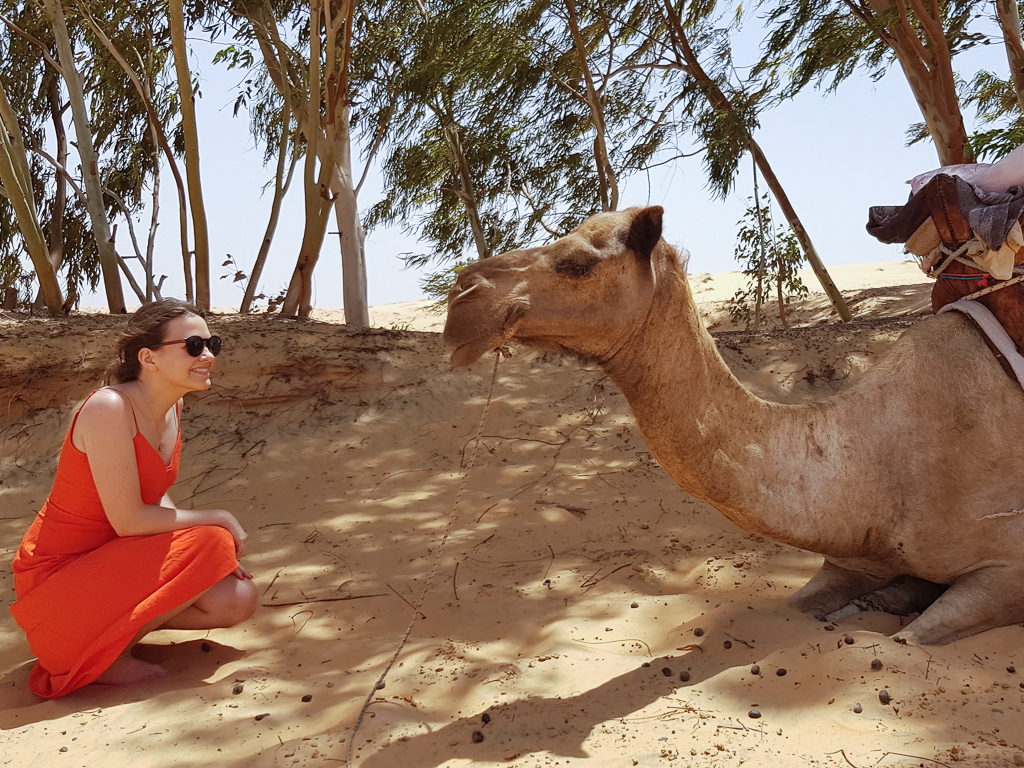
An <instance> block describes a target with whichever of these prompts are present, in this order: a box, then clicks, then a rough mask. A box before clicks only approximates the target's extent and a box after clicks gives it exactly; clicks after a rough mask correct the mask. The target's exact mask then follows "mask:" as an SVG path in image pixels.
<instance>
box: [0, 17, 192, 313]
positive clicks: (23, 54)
mask: <svg viewBox="0 0 1024 768" xmlns="http://www.w3.org/2000/svg"><path fill="white" fill-rule="evenodd" d="M162 5H163V4H162V3H159V2H156V1H155V0H154V1H153V2H143V3H133V4H123V3H117V2H115V1H114V0H109V1H108V2H93V3H91V4H90V5H89V8H88V9H86V8H84V7H83V6H82V5H80V4H79V3H78V2H74V3H63V4H54V3H50V5H49V7H48V9H49V11H50V13H49V14H47V13H44V12H43V8H42V7H41V6H39V5H36V4H32V3H24V2H20V0H2V2H0V21H2V23H3V29H4V30H5V33H6V34H7V36H8V39H9V41H10V45H11V46H12V55H11V56H9V57H3V56H0V74H2V73H5V72H6V73H10V74H12V75H16V82H17V83H18V86H19V95H18V99H17V103H16V104H15V110H16V111H17V113H18V116H19V118H20V120H21V121H22V123H23V124H24V125H29V126H32V130H31V131H29V133H28V134H27V135H28V137H29V140H30V147H29V149H30V151H31V152H32V153H33V155H34V156H35V157H37V158H41V159H42V160H44V161H45V164H44V165H40V164H35V165H34V166H33V167H38V168H40V169H41V170H40V172H39V173H38V174H36V177H35V178H36V185H37V189H38V193H39V194H40V195H41V197H42V199H43V200H44V201H46V202H45V205H44V215H46V216H48V217H49V220H50V221H49V231H50V251H51V262H52V263H53V264H54V266H55V268H58V269H61V270H62V272H63V274H64V275H65V277H66V280H67V283H68V293H69V295H71V296H75V295H77V294H78V293H80V292H81V288H82V283H83V282H84V283H86V284H88V285H89V286H90V287H93V288H95V286H96V284H97V281H98V279H99V276H100V266H101V263H102V259H100V253H101V252H103V253H106V254H107V255H108V256H110V255H112V257H113V259H114V264H115V269H116V268H120V269H121V270H122V272H123V273H124V275H125V277H126V278H127V280H128V282H129V284H130V285H131V287H132V289H133V290H134V291H135V293H136V295H137V297H138V298H139V300H140V301H145V300H147V299H148V298H150V297H152V296H154V295H156V296H159V288H158V286H157V285H156V284H155V283H154V281H153V280H152V272H153V263H152V262H153V236H154V233H155V227H156V211H157V206H156V205H155V204H154V205H153V218H152V220H151V224H150V232H149V238H148V243H147V245H146V248H145V251H146V253H145V255H144V254H143V252H142V247H141V246H140V245H139V242H138V238H137V237H136V234H135V230H134V217H135V216H136V215H137V213H138V211H139V210H140V209H141V208H142V206H143V205H145V202H146V201H145V194H146V188H147V186H148V187H150V188H151V189H152V192H153V195H154V199H155V195H156V193H157V192H158V179H159V177H158V173H159V158H158V150H157V148H156V146H157V142H156V141H155V136H154V132H153V130H152V128H153V125H152V121H151V120H150V119H149V115H148V113H147V106H148V105H147V103H146V100H145V99H143V98H141V96H140V95H139V94H137V93H136V92H135V91H134V90H133V89H132V87H131V85H130V84H129V82H128V80H127V78H126V76H125V73H124V71H123V70H122V67H121V66H120V65H119V63H118V61H117V57H115V56H113V55H112V54H111V51H122V52H124V54H123V55H122V56H121V59H123V58H124V56H127V57H130V58H131V59H132V60H133V61H135V62H137V64H136V68H137V69H138V71H139V73H140V76H141V78H142V80H143V82H144V86H143V89H144V90H148V92H149V101H151V102H153V103H154V104H156V111H157V112H159V113H160V117H159V118H156V119H158V120H161V121H163V122H165V123H169V121H170V119H171V115H172V113H173V109H172V102H171V101H170V99H169V98H168V97H167V93H168V90H167V87H166V85H165V84H164V83H163V82H162V80H163V77H162V71H163V69H164V64H165V62H166V60H167V52H168V51H169V47H170V42H169V38H168V36H167V32H166V22H165V21H162V18H163V16H162V15H161V14H165V13H166V11H165V10H163V9H162ZM60 18H63V21H64V23H63V27H62V26H61V24H60ZM55 19H56V21H55ZM97 19H99V24H102V25H103V27H104V28H105V29H106V32H107V35H109V37H108V36H107V35H104V34H103V33H102V32H99V31H98V27H97V21H96V20H97ZM88 28H91V29H92V30H93V31H92V32H90V31H87V29H88ZM61 29H63V30H64V32H66V33H67V39H66V41H64V42H62V43H61V44H60V45H59V46H58V38H60V37H61V36H62V35H63V33H62V32H61ZM94 32H95V33H96V34H98V35H99V36H100V37H101V38H102V40H103V44H102V45H101V44H100V42H99V41H98V40H97V37H96V34H94ZM61 49H63V50H64V58H65V59H66V60H67V59H70V60H71V61H72V62H73V63H74V65H75V67H74V69H73V71H70V70H68V69H67V68H65V67H63V66H62V64H61V62H60V60H59V56H60V50H61ZM108 49H109V50H108ZM80 54H81V55H80ZM40 55H41V56H40ZM69 71H70V72H71V74H69ZM75 73H77V74H75ZM66 75H67V76H69V77H70V80H69V79H68V77H66ZM86 94H87V96H86ZM74 104H77V105H78V106H77V107H75V106H74ZM69 108H70V109H71V111H72V112H73V113H74V116H75V119H76V125H75V130H76V133H77V134H78V138H79V140H78V141H77V142H76V143H75V145H74V146H75V148H76V149H77V150H78V152H79V154H80V159H79V161H78V162H77V163H75V162H74V161H69V157H70V156H71V155H70V153H69V151H68V149H67V139H66V133H67V128H68V126H66V125H65V121H66V117H67V114H68V110H69ZM44 122H49V123H51V124H52V126H51V130H50V131H49V132H47V131H44V130H43V128H42V124H43V123H44ZM83 122H84V123H85V129H86V131H87V138H88V139H89V141H86V142H83V141H82V140H81V137H82V135H83V130H82V129H81V128H80V124H81V123H83ZM48 134H49V137H52V139H51V138H48ZM90 143H91V145H92V155H91V157H92V158H93V159H92V160H90V161H86V160H85V159H84V158H85V157H90V154H89V152H88V146H86V145H88V144H90ZM54 145H55V146H54ZM83 152H84V154H83ZM97 186H98V187H99V191H100V200H99V205H97V204H96V202H95V199H94V198H95V196H96V187H97ZM97 209H98V210H97ZM97 220H99V221H98V223H97ZM119 221H120V222H121V223H124V224H126V225H127V229H128V231H129V236H130V237H131V240H132V245H133V248H134V250H135V258H137V259H138V261H139V262H140V263H141V264H142V266H143V270H144V272H145V275H146V280H145V285H146V288H145V289H143V288H142V287H140V286H139V284H138V282H137V281H136V279H135V277H134V276H133V275H132V272H131V270H130V269H129V267H128V265H127V263H126V261H127V259H126V258H123V257H122V256H121V255H120V254H119V253H118V251H117V248H116V243H115V236H116V233H117V229H118V222H119ZM111 223H113V227H111V226H110V224H111ZM104 230H105V234H104ZM104 281H105V283H109V282H111V281H113V282H114V283H115V290H116V291H117V292H120V281H119V280H118V279H117V275H116V274H115V275H114V276H113V278H110V277H109V272H108V273H106V274H105V275H104ZM109 299H110V297H109V291H108V306H111V304H110V301H109ZM69 301H70V299H69ZM123 307H124V301H123V298H122V299H121V300H120V301H115V302H114V306H113V307H112V311H120V310H122V309H123Z"/></svg>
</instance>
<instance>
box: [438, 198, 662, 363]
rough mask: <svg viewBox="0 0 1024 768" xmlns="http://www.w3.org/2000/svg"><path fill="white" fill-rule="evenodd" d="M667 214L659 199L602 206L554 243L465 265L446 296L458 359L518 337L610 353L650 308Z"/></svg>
mask: <svg viewBox="0 0 1024 768" xmlns="http://www.w3.org/2000/svg"><path fill="white" fill-rule="evenodd" d="M661 217H662V209H661V207H660V206H653V207H650V208H629V209H627V210H624V211H615V212H611V213H599V214H597V215H595V216H591V217H590V218H589V219H587V220H586V221H585V222H583V223H582V224H581V225H580V226H579V227H577V228H576V229H575V230H573V231H572V232H570V233H569V234H568V235H566V236H565V237H563V238H561V239H559V240H556V241H555V242H553V243H550V244H548V245H543V246H541V247H539V248H527V249H524V250H519V251H508V252H506V253H502V254H500V255H498V256H492V257H491V258H489V259H484V260H483V261H480V262H477V263H476V264H473V265H472V266H469V267H467V268H466V269H464V270H463V271H462V273H461V274H460V275H459V279H458V280H457V281H456V283H455V286H454V287H453V288H452V290H451V292H450V293H449V294H448V320H447V322H446V323H445V328H444V341H445V344H446V346H447V347H448V349H449V350H450V352H451V361H452V364H453V365H455V366H466V365H469V364H470V363H473V362H475V361H477V360H478V359H480V357H481V356H483V355H484V354H485V353H487V352H489V351H490V350H492V349H496V348H498V347H501V346H502V345H503V344H505V343H506V342H507V341H512V340H515V341H517V342H519V343H521V344H524V345H526V346H530V347H535V348H538V349H544V350H552V351H558V352H567V353H570V354H575V355H578V356H580V357H584V358H588V359H594V360H598V361H606V360H609V359H611V357H612V356H613V355H614V354H615V352H616V351H617V350H618V349H619V348H621V347H622V345H623V344H624V342H625V341H626V339H627V338H628V337H629V335H630V333H631V332H632V331H633V330H634V329H635V328H636V327H637V325H638V324H639V323H640V322H641V321H643V319H644V318H645V317H646V316H647V312H648V310H649V308H650V306H651V302H652V300H653V296H654V285H655V278H654V268H653V266H652V254H653V253H654V251H655V249H656V247H657V246H658V244H659V242H660V240H661Z"/></svg>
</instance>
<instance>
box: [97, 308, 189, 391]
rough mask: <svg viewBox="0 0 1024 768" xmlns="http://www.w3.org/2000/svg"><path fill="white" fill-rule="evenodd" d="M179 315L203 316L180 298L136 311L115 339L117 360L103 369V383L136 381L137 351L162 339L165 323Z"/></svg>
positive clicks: (138, 364)
mask: <svg viewBox="0 0 1024 768" xmlns="http://www.w3.org/2000/svg"><path fill="white" fill-rule="evenodd" d="M182 315H195V316H196V317H204V318H205V317H206V313H205V312H203V310H201V309H199V308H198V307H196V306H195V305H193V304H190V303H189V302H187V301H182V300H181V299H161V300H160V301H154V302H153V303H152V304H146V305H144V306H142V307H140V308H139V309H137V310H136V311H135V312H134V313H133V314H132V316H131V317H129V318H128V324H127V325H126V326H125V327H124V330H122V331H121V337H120V338H119V339H118V340H117V359H116V360H115V361H114V363H113V364H112V365H111V366H110V368H108V369H107V375H106V376H105V377H104V379H103V383H104V384H124V383H125V382H126V381H135V379H137V378H139V372H140V371H141V369H142V364H141V363H139V352H141V351H142V350H143V349H145V348H146V347H152V346H155V345H157V344H159V343H160V342H162V341H163V340H164V330H165V328H166V327H167V324H168V323H169V322H170V321H171V320H173V319H174V318H176V317H181V316H182Z"/></svg>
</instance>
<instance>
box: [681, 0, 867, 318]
mask: <svg viewBox="0 0 1024 768" xmlns="http://www.w3.org/2000/svg"><path fill="white" fill-rule="evenodd" d="M665 10H666V12H667V18H668V21H669V30H670V33H671V37H672V41H673V43H675V44H677V45H678V48H679V51H678V52H679V54H681V56H682V59H683V64H682V68H683V69H684V71H685V72H687V74H689V75H690V77H692V78H694V79H695V80H696V81H697V85H698V86H699V87H700V89H701V91H702V92H703V93H704V97H705V98H706V99H707V100H708V101H709V102H710V103H711V106H712V107H713V108H714V109H716V110H719V111H721V112H728V113H731V112H732V111H733V107H732V104H731V103H730V102H729V99H728V98H727V97H726V95H725V94H724V93H722V89H721V88H719V87H718V83H716V82H715V81H714V80H713V79H712V78H711V77H710V76H709V75H708V74H707V72H705V71H704V68H703V67H701V65H700V62H699V61H698V60H697V57H696V55H695V54H694V52H693V48H692V47H691V46H690V41H689V40H688V39H687V37H686V32H685V31H684V29H683V25H682V22H681V20H680V18H679V14H678V13H677V12H676V10H675V9H674V8H673V7H672V3H671V0H665ZM747 140H748V141H749V148H750V152H751V154H752V155H753V156H754V162H755V163H756V164H757V167H758V168H760V169H761V175H762V176H764V180H765V183H767V184H768V189H770V190H771V192H772V194H773V195H774V196H775V200H776V202H778V204H779V207H780V208H781V209H782V213H783V215H784V216H785V217H786V221H788V222H789V226H790V227H791V228H792V229H793V234H794V235H796V239H797V242H799V243H800V247H801V248H803V251H804V255H805V256H807V261H809V262H810V264H811V268H812V269H813V270H814V274H815V275H816V276H817V278H818V282H820V283H821V287H822V288H823V289H824V290H825V294H826V295H827V296H828V298H829V301H831V302H832V306H833V307H835V310H836V312H838V313H839V317H841V318H842V320H843V322H846V323H848V322H850V321H851V320H853V315H852V314H851V313H850V308H849V307H848V306H846V301H845V300H844V299H843V295H842V294H841V293H839V289H837V288H836V285H835V283H833V282H832V278H831V277H830V276H829V274H828V270H827V269H825V265H824V264H823V263H822V261H821V259H820V258H818V252H817V251H816V250H815V249H814V245H813V244H812V243H811V238H810V236H809V235H808V234H807V231H806V230H805V229H804V226H803V224H802V223H801V222H800V219H799V217H798V216H797V215H796V210H794V208H793V205H792V204H791V203H790V202H789V197H788V196H787V195H786V191H785V190H784V189H783V188H782V184H781V183H779V179H778V177H777V176H776V175H775V172H774V171H773V170H772V167H771V165H769V164H768V158H767V157H765V155H764V152H762V151H761V147H760V146H758V144H757V142H756V141H754V137H753V136H751V135H750V134H749V133H748V134H747Z"/></svg>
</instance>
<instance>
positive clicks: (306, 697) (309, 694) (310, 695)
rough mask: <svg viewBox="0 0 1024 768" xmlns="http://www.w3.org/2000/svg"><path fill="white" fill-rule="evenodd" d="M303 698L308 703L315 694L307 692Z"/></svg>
mask: <svg viewBox="0 0 1024 768" xmlns="http://www.w3.org/2000/svg"><path fill="white" fill-rule="evenodd" d="M302 700H303V701H304V702H305V703H307V704H308V703H309V702H311V701H312V700H313V694H312V693H307V694H306V695H305V696H303V697H302Z"/></svg>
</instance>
